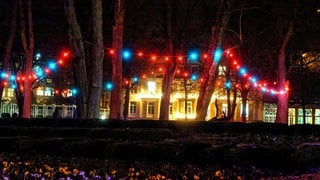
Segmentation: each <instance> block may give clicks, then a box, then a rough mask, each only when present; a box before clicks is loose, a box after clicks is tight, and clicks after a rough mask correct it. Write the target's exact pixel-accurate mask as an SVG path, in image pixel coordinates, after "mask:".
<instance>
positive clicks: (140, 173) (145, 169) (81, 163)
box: [0, 119, 320, 179]
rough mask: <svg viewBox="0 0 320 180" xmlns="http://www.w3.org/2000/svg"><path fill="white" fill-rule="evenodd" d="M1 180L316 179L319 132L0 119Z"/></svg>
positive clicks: (220, 124) (319, 172)
mask: <svg viewBox="0 0 320 180" xmlns="http://www.w3.org/2000/svg"><path fill="white" fill-rule="evenodd" d="M0 152H2V153H1V154H0V161H1V162H0V163H1V164H0V166H1V169H2V172H1V176H0V179H1V178H2V179H4V178H5V177H11V178H10V179H25V178H28V179H41V178H45V179H59V178H68V177H69V178H72V179H85V177H86V178H89V179H123V178H126V179H129V178H134V179H268V178H273V179H310V178H313V179H317V178H318V179H320V170H319V167H320V127H318V126H311V125H300V126H286V125H281V124H266V123H250V124H242V123H226V122H175V121H174V122H173V121H169V122H163V121H142V120H140V121H129V122H128V121H127V122H125V121H90V120H86V121H82V122H78V121H76V120H72V119H63V120H53V119H33V120H21V119H0Z"/></svg>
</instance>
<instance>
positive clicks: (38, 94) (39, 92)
mask: <svg viewBox="0 0 320 180" xmlns="http://www.w3.org/2000/svg"><path fill="white" fill-rule="evenodd" d="M43 95H44V91H43V88H42V87H39V88H37V96H43Z"/></svg>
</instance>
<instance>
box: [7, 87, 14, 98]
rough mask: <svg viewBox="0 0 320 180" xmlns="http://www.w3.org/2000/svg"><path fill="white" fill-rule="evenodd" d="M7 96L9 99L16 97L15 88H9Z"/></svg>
mask: <svg viewBox="0 0 320 180" xmlns="http://www.w3.org/2000/svg"><path fill="white" fill-rule="evenodd" d="M7 93H8V94H7V96H8V97H14V96H15V93H14V89H13V88H8V91H7Z"/></svg>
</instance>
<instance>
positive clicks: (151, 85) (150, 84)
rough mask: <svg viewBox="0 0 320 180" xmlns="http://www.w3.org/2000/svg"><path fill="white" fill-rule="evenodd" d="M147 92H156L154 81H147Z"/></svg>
mask: <svg viewBox="0 0 320 180" xmlns="http://www.w3.org/2000/svg"><path fill="white" fill-rule="evenodd" d="M148 93H149V94H155V93H156V83H155V82H152V81H149V82H148Z"/></svg>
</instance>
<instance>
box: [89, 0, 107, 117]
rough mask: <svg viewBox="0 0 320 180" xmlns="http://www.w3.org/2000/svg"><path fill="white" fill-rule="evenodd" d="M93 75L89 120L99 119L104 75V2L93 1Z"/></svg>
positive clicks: (100, 0) (99, 0)
mask: <svg viewBox="0 0 320 180" xmlns="http://www.w3.org/2000/svg"><path fill="white" fill-rule="evenodd" d="M91 11H92V23H93V27H92V29H93V32H92V73H91V83H90V88H89V90H90V92H89V97H88V115H87V118H88V119H99V116H100V109H99V104H100V97H101V92H102V75H103V57H104V48H103V35H102V0H92V10H91Z"/></svg>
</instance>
